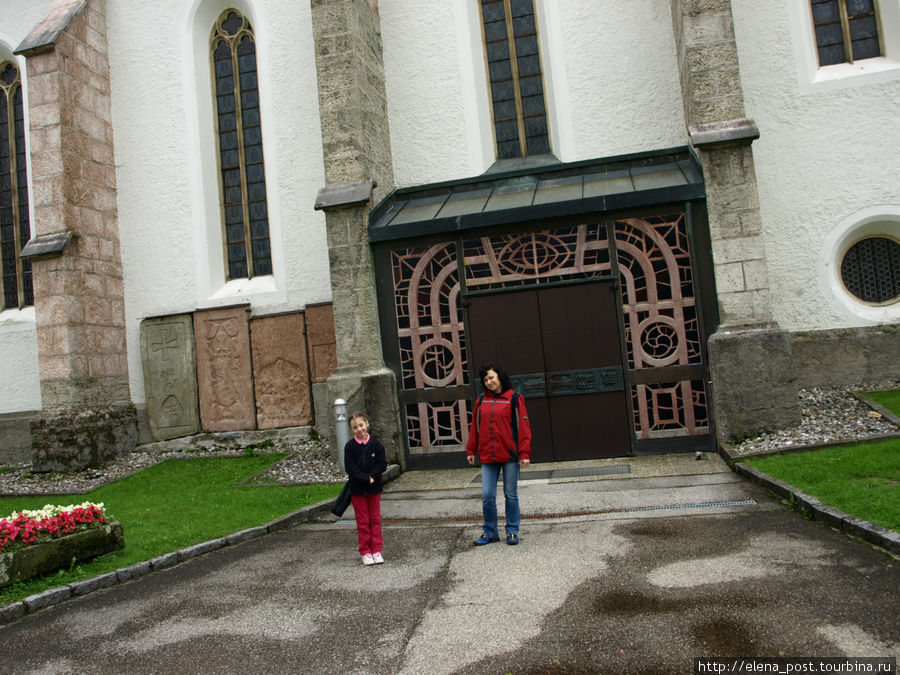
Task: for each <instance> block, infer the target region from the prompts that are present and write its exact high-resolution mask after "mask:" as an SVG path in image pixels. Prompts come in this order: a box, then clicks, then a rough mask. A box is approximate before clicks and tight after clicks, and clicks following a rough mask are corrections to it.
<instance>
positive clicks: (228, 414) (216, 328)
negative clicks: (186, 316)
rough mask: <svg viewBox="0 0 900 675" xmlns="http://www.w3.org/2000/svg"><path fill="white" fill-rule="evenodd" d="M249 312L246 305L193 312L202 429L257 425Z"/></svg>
mask: <svg viewBox="0 0 900 675" xmlns="http://www.w3.org/2000/svg"><path fill="white" fill-rule="evenodd" d="M249 315H250V308H249V307H248V306H246V305H242V306H240V307H224V308H219V309H208V310H201V311H198V312H196V313H195V314H194V340H195V342H196V347H197V390H198V394H199V397H198V398H199V401H200V422H201V425H202V427H203V430H204V431H241V430H244V429H255V428H256V410H255V406H254V403H253V376H252V372H251V367H250V326H249Z"/></svg>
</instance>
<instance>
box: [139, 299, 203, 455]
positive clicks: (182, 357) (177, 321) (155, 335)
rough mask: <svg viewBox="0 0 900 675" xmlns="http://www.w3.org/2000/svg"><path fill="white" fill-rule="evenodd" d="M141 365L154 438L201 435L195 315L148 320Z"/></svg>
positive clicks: (144, 330)
mask: <svg viewBox="0 0 900 675" xmlns="http://www.w3.org/2000/svg"><path fill="white" fill-rule="evenodd" d="M141 363H142V365H143V369H144V394H145V396H146V398H147V414H148V415H149V418H150V432H151V433H152V434H153V438H155V439H156V440H159V441H162V440H165V439H167V438H176V437H178V436H187V435H188V434H195V433H197V432H198V431H200V411H199V408H198V404H197V361H196V355H195V351H194V330H193V324H192V322H191V315H190V314H178V315H173V316H164V317H154V318H151V319H144V320H143V321H142V322H141Z"/></svg>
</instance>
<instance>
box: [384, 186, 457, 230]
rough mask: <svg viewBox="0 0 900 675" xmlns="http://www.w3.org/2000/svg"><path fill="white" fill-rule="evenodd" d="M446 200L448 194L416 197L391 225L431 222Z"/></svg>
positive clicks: (407, 203)
mask: <svg viewBox="0 0 900 675" xmlns="http://www.w3.org/2000/svg"><path fill="white" fill-rule="evenodd" d="M446 200H447V194H446V193H442V194H437V195H427V196H423V197H414V198H412V199H410V200H409V201H408V202H406V206H405V207H403V210H402V211H401V212H400V213H399V214H397V216H395V217H394V219H393V220H392V221H391V224H393V225H399V224H400V223H416V222H418V221H420V220H431V219H432V218H434V217H435V216H436V215H437V212H438V211H440V209H441V207H442V206H443V205H444V202H445V201H446Z"/></svg>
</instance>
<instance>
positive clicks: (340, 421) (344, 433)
mask: <svg viewBox="0 0 900 675" xmlns="http://www.w3.org/2000/svg"><path fill="white" fill-rule="evenodd" d="M334 426H335V429H334V431H335V438H336V439H337V454H338V462H339V463H340V465H341V468H342V469H343V468H344V446H345V445H347V441H349V440H350V427H349V426H347V402H346V401H345V400H344V399H342V398H338V399H335V401H334Z"/></svg>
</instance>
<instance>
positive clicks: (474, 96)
mask: <svg viewBox="0 0 900 675" xmlns="http://www.w3.org/2000/svg"><path fill="white" fill-rule="evenodd" d="M379 8H380V13H381V26H382V36H383V42H384V60H385V76H386V86H387V93H388V114H389V117H390V130H391V147H392V152H393V160H394V178H395V181H396V183H397V185H398V186H408V185H416V184H422V183H431V182H437V181H443V180H451V179H457V178H465V177H470V176H474V175H478V174H480V173H483V172H484V171H485V170H486V169H487V168H489V167H490V166H491V164H493V162H494V151H493V135H492V129H491V112H490V104H489V96H488V83H487V79H486V68H485V63H484V58H485V57H484V46H483V42H482V39H481V24H480V16H479V11H478V5H477V2H475V0H451V1H450V2H432V1H430V0H380V2H379ZM536 9H537V15H538V31H539V36H540V41H541V54H542V64H543V69H544V84H545V91H546V97H547V109H548V116H549V122H550V130H551V131H550V134H551V143H552V146H553V150H554V154H556V156H557V157H558V158H559V159H560V160H561V161H563V162H572V161H578V160H584V159H593V158H598V157H606V156H612V155H620V154H627V153H632V152H639V151H644V150H652V149H659V148H668V147H673V146H677V145H686V144H687V142H688V139H687V133H686V129H685V124H684V113H683V106H682V102H681V95H680V91H679V78H678V68H677V63H676V60H675V43H674V38H673V35H672V20H671V14H670V9H669V2H668V1H667V0H552V1H551V0H536Z"/></svg>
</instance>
